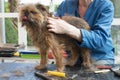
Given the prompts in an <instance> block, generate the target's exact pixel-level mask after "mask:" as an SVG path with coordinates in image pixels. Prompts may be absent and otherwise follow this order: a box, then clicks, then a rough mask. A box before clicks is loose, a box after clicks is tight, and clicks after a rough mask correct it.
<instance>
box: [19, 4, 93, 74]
mask: <svg viewBox="0 0 120 80" xmlns="http://www.w3.org/2000/svg"><path fill="white" fill-rule="evenodd" d="M48 16H49V17H50V16H51V15H50V14H49V12H48V10H47V9H46V8H45V6H43V5H41V4H36V5H34V4H28V5H23V6H22V7H21V9H20V21H21V23H22V25H23V26H24V25H25V27H26V30H27V32H28V34H29V35H30V37H31V39H32V41H33V44H34V45H35V46H36V47H37V48H38V49H39V51H40V55H41V60H40V64H39V65H38V66H36V67H35V68H36V69H43V68H45V67H46V64H47V57H46V55H47V52H48V50H49V49H51V50H52V52H53V55H54V57H55V60H56V67H57V70H58V71H61V72H62V71H63V70H64V59H63V56H62V53H61V50H70V51H71V54H72V56H71V58H70V59H69V61H68V62H67V63H66V65H69V66H73V65H74V64H75V63H76V61H77V59H78V57H79V56H81V57H82V60H83V63H82V64H83V65H84V66H85V67H90V65H91V62H90V53H89V50H88V49H86V48H81V47H79V46H77V45H76V40H75V39H73V38H71V37H69V36H68V35H59V34H55V33H51V32H49V31H48V29H47V27H46V26H47V17H48ZM62 19H63V20H65V21H67V22H68V23H70V24H72V25H74V26H76V27H77V28H83V29H87V30H89V29H90V27H89V26H88V24H87V23H86V22H85V21H84V20H83V19H80V18H76V17H73V16H64V17H62ZM79 53H80V54H79Z"/></svg>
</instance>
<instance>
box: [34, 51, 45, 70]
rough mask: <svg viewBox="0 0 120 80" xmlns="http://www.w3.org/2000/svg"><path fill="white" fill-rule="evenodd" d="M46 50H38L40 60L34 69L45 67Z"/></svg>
mask: <svg viewBox="0 0 120 80" xmlns="http://www.w3.org/2000/svg"><path fill="white" fill-rule="evenodd" d="M46 51H47V50H43V49H42V50H40V56H41V60H40V65H37V66H36V67H35V69H37V70H40V69H45V68H46V65H47V57H46V54H47V52H46Z"/></svg>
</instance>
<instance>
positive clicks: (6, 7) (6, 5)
mask: <svg viewBox="0 0 120 80" xmlns="http://www.w3.org/2000/svg"><path fill="white" fill-rule="evenodd" d="M5 12H10V10H9V8H8V3H7V2H5Z"/></svg>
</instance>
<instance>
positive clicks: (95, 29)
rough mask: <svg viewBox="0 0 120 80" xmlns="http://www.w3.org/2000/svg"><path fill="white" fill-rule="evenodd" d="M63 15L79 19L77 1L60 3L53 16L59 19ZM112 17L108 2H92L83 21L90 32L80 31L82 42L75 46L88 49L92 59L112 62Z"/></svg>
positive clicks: (110, 6) (111, 5)
mask: <svg viewBox="0 0 120 80" xmlns="http://www.w3.org/2000/svg"><path fill="white" fill-rule="evenodd" d="M65 14H68V15H74V16H76V17H80V16H79V14H78V0H65V1H63V2H62V3H61V5H60V6H59V7H58V9H57V11H56V13H55V15H56V16H59V17H61V16H64V15H65ZM113 17H114V7H113V4H112V2H111V1H110V0H93V2H92V3H91V4H90V5H89V7H88V9H87V11H86V13H85V15H84V19H85V20H86V21H87V22H88V24H89V26H90V27H91V30H90V31H88V30H85V29H80V31H81V34H82V42H77V44H78V45H79V46H80V47H85V48H89V49H90V50H91V57H92V59H95V60H113V61H114V47H113V44H112V38H111V34H110V33H111V23H112V21H113Z"/></svg>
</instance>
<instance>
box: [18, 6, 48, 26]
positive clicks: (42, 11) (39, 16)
mask: <svg viewBox="0 0 120 80" xmlns="http://www.w3.org/2000/svg"><path fill="white" fill-rule="evenodd" d="M19 13H20V16H19V19H20V22H21V23H22V26H24V25H25V26H29V27H31V26H36V25H39V24H41V23H43V22H44V21H45V19H46V17H47V16H49V12H48V9H47V8H46V7H45V6H43V5H42V4H27V5H22V6H20V8H19Z"/></svg>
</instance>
